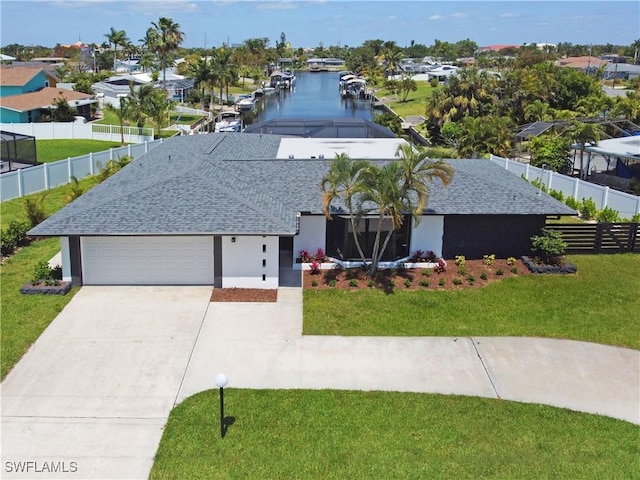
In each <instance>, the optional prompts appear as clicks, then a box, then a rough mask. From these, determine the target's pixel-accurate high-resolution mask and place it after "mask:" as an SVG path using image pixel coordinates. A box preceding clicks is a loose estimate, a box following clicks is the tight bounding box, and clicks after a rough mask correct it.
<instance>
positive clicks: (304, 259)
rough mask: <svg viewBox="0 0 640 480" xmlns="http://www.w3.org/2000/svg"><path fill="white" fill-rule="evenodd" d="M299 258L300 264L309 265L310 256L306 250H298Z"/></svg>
mask: <svg viewBox="0 0 640 480" xmlns="http://www.w3.org/2000/svg"><path fill="white" fill-rule="evenodd" d="M300 258H301V259H302V263H309V262H310V261H311V255H309V252H308V251H307V250H300Z"/></svg>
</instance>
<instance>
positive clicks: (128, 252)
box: [82, 237, 213, 285]
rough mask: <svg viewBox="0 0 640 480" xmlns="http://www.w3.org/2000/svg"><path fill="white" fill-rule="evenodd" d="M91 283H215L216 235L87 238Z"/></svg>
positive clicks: (84, 242)
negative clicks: (214, 256) (214, 238)
mask: <svg viewBox="0 0 640 480" xmlns="http://www.w3.org/2000/svg"><path fill="white" fill-rule="evenodd" d="M82 264H83V279H84V283H85V284H87V285H136V284H137V285H212V284H213V237H83V238H82Z"/></svg>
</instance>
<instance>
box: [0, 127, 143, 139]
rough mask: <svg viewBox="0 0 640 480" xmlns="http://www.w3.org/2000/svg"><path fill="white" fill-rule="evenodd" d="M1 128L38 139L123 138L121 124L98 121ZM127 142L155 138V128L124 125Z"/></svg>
mask: <svg viewBox="0 0 640 480" xmlns="http://www.w3.org/2000/svg"><path fill="white" fill-rule="evenodd" d="M0 130H3V131H5V132H12V133H21V134H23V135H31V136H33V137H36V138H37V139H38V140H61V139H76V138H82V139H89V140H104V141H109V142H119V141H121V140H122V135H121V134H120V126H119V125H100V124H97V123H69V122H50V123H0ZM122 132H123V133H124V141H125V142H126V143H142V142H148V141H152V140H153V128H138V127H122Z"/></svg>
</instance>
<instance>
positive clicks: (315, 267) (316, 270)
mask: <svg viewBox="0 0 640 480" xmlns="http://www.w3.org/2000/svg"><path fill="white" fill-rule="evenodd" d="M309 270H310V273H311V275H318V274H320V262H318V261H317V260H313V261H312V262H311V265H309Z"/></svg>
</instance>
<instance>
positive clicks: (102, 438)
mask: <svg viewBox="0 0 640 480" xmlns="http://www.w3.org/2000/svg"><path fill="white" fill-rule="evenodd" d="M210 293H211V290H210V288H207V287H202V288H201V287H178V288H176V287H83V288H82V289H81V290H80V292H78V294H76V296H75V297H74V298H73V300H72V301H71V302H70V303H69V305H68V306H67V307H66V308H65V310H64V311H63V312H62V313H61V314H60V315H59V316H58V318H56V319H55V320H54V322H52V324H51V325H50V326H49V328H48V329H47V330H46V331H45V332H44V333H43V335H42V336H41V337H40V338H39V339H38V341H37V342H36V343H35V344H34V346H33V347H32V349H31V350H30V351H29V352H28V353H27V354H26V355H25V356H24V358H23V359H22V360H21V361H20V362H19V363H18V365H17V366H16V367H15V368H14V370H13V371H12V372H11V373H10V374H9V375H8V376H7V378H6V380H5V381H4V382H3V384H2V476H3V478H101V479H112V478H147V477H148V474H149V471H150V469H151V465H152V463H153V456H154V454H155V452H156V449H157V446H158V442H159V441H160V438H161V435H162V427H163V426H164V424H165V422H166V419H167V417H168V415H169V412H170V410H171V408H172V407H173V406H174V405H175V404H176V403H178V402H180V401H182V400H183V399H184V398H186V397H188V396H190V395H192V394H194V393H197V392H199V391H202V390H206V389H210V388H216V387H215V385H214V377H215V375H216V374H217V373H219V372H225V373H227V374H228V375H229V379H230V380H229V387H231V388H310V389H325V388H326V389H353V390H395V391H413V392H434V393H445V394H463V395H475V396H483V397H492V398H502V399H507V400H516V401H522V402H534V403H544V404H549V405H555V406H560V407H566V408H570V409H573V410H579V411H585V412H590V413H598V414H602V415H608V416H612V417H616V418H621V419H624V420H627V421H630V422H633V423H640V352H638V351H636V350H630V349H623V348H615V347H609V346H604V345H596V344H590V343H585V342H571V341H562V340H551V339H540V338H448V337H434V338H432V337H428V338H422V337H393V338H379V337H332V336H321V337H316V336H302V335H301V331H302V292H301V289H300V288H280V289H279V294H278V302H277V303H262V304H247V303H244V304H242V303H240V304H233V303H211V304H210V303H209V296H210ZM29 461H30V462H33V463H32V464H31V467H30V468H31V470H30V471H29V472H28V473H27V474H24V475H22V474H15V473H13V472H9V471H8V470H7V467H8V466H9V467H11V468H12V469H15V467H17V466H18V464H17V462H23V463H22V464H21V465H22V468H23V469H25V467H24V462H29ZM7 462H10V463H9V464H8V463H7ZM44 462H49V464H51V462H57V463H56V465H57V466H58V468H62V469H65V468H66V470H67V471H66V472H64V471H63V472H62V473H58V474H50V473H47V474H43V473H36V472H35V469H36V468H40V469H41V470H42V468H43V465H44V464H45V463H44ZM71 468H75V471H69V470H70V469H71Z"/></svg>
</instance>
